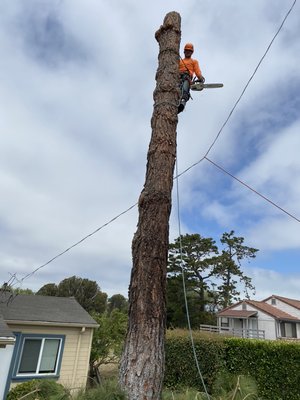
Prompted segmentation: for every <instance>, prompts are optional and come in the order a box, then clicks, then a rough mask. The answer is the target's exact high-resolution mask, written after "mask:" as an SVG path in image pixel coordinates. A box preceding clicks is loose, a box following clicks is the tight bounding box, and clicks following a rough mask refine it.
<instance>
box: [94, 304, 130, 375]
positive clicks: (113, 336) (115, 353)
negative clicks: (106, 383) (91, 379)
mask: <svg viewBox="0 0 300 400" xmlns="http://www.w3.org/2000/svg"><path fill="white" fill-rule="evenodd" d="M93 318H94V319H95V321H96V322H97V323H98V324H99V327H98V328H97V329H95V331H94V336H93V342H92V350H91V356H90V370H91V373H92V375H93V371H95V370H98V368H99V366H100V365H102V364H107V363H111V362H117V361H118V360H119V358H120V355H121V351H122V347H123V343H124V340H125V334H126V329H127V319H128V318H127V314H125V313H123V312H122V311H119V310H117V309H114V310H112V312H111V313H107V312H106V313H103V314H93Z"/></svg>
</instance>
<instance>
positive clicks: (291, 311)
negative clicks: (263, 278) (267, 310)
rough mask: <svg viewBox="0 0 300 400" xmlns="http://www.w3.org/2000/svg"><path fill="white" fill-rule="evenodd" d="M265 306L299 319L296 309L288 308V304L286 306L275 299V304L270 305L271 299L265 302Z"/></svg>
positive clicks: (299, 313) (299, 314)
mask: <svg viewBox="0 0 300 400" xmlns="http://www.w3.org/2000/svg"><path fill="white" fill-rule="evenodd" d="M266 303H267V304H270V305H271V306H273V307H276V308H278V309H279V310H281V311H284V312H286V313H288V314H290V315H292V316H293V317H297V318H299V319H300V310H298V309H297V308H295V307H293V306H290V305H289V304H286V303H285V302H283V301H281V300H278V299H276V304H272V299H269V300H268V301H266Z"/></svg>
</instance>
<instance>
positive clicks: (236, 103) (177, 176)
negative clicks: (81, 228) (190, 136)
mask: <svg viewBox="0 0 300 400" xmlns="http://www.w3.org/2000/svg"><path fill="white" fill-rule="evenodd" d="M296 2H297V0H294V2H293V3H292V5H291V7H290V9H289V10H288V12H287V13H286V15H285V17H284V19H283V21H282V23H281V25H280V26H279V28H278V30H277V32H276V33H275V35H274V37H273V38H272V40H271V42H270V44H269V45H268V47H267V49H266V51H265V53H264V54H263V56H262V57H261V59H260V61H259V63H258V64H257V66H256V68H255V70H254V72H253V73H252V75H251V77H250V78H249V80H248V82H247V84H246V86H245V87H244V89H243V90H242V93H241V94H240V96H239V98H238V99H237V101H236V102H235V104H234V106H233V107H232V109H231V111H230V113H229V115H228V117H227V118H226V120H225V122H224V123H223V125H222V126H221V128H220V130H219V131H218V133H217V135H216V137H215V139H214V141H213V142H212V144H211V145H210V147H209V148H208V150H207V152H206V153H205V155H204V156H203V157H202V158H201V159H200V160H199V161H197V162H195V163H194V164H192V165H191V166H189V167H188V168H186V169H185V170H184V171H182V172H181V173H178V172H176V176H175V177H174V179H177V180H178V178H179V177H180V176H182V175H184V174H185V173H186V172H188V171H189V170H190V169H192V168H194V167H195V166H197V165H198V164H200V163H201V162H202V161H203V160H204V159H205V158H206V157H207V155H208V154H209V152H210V151H211V149H212V148H213V146H214V145H215V143H216V142H217V140H218V138H219V136H220V135H221V133H222V131H223V129H224V128H225V126H226V125H227V123H228V121H229V119H230V117H231V116H232V114H233V112H234V110H235V109H236V107H237V105H238V103H239V102H240V100H241V99H242V97H243V95H244V93H245V91H246V89H247V87H248V86H249V84H250V82H251V81H252V79H253V78H254V76H255V74H256V72H257V70H258V68H259V67H260V65H261V63H262V61H263V60H264V58H265V57H266V55H267V53H268V51H269V50H270V48H271V46H272V44H273V42H274V40H275V39H276V37H277V35H278V34H279V32H280V31H281V29H282V27H283V25H284V23H285V21H286V19H287V18H288V16H289V14H290V13H291V11H292V10H293V8H294V6H295V4H296ZM262 197H263V196H262ZM266 200H267V199H266ZM267 201H269V200H267ZM269 202H270V203H271V204H272V202H271V201H269ZM136 205H137V203H135V204H134V205H132V206H130V207H129V208H128V209H127V210H125V211H123V212H121V213H120V214H118V215H117V216H116V217H114V218H112V219H111V220H110V221H108V222H107V223H105V224H104V225H102V226H100V227H99V228H97V229H96V230H95V231H93V232H92V233H90V234H88V235H86V236H85V237H84V238H82V239H81V240H79V241H78V242H76V243H74V244H73V245H72V246H70V247H68V248H67V249H66V250H64V251H62V252H61V253H59V254H57V255H56V256H55V257H53V258H51V259H50V260H49V261H47V262H46V263H44V264H42V265H41V266H39V267H38V268H36V269H35V270H33V271H32V272H30V273H29V274H27V275H25V276H24V277H23V278H22V279H21V280H20V281H21V282H23V281H24V280H25V279H27V278H29V277H30V276H32V275H34V274H35V273H36V272H37V271H39V270H40V269H42V268H44V267H45V266H46V265H48V264H50V263H51V262H52V261H54V260H56V259H57V258H59V257H61V256H62V255H63V254H65V253H67V252H68V251H69V250H71V249H73V248H74V247H76V246H78V245H79V244H80V243H82V242H83V241H85V240H86V239H88V238H89V237H91V236H93V235H94V234H95V233H97V232H99V231H100V230H101V229H102V228H104V227H105V226H107V225H109V224H110V223H112V222H113V221H115V220H116V219H118V218H119V217H120V216H122V215H124V214H126V213H127V212H129V211H130V210H131V209H132V208H134V207H135V206H136ZM274 205H275V203H274ZM275 207H277V208H279V209H281V208H280V207H278V206H277V205H275ZM281 210H282V211H283V212H285V213H286V214H287V215H289V216H291V217H292V218H294V219H296V220H297V218H295V217H294V216H292V215H291V214H290V213H288V212H287V211H285V210H283V209H281ZM299 222H300V221H299ZM11 286H13V285H11Z"/></svg>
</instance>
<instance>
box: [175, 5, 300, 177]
mask: <svg viewBox="0 0 300 400" xmlns="http://www.w3.org/2000/svg"><path fill="white" fill-rule="evenodd" d="M296 2H297V0H294V2H293V4H292V5H291V7H290V8H289V10H288V12H287V13H286V15H285V17H284V18H283V20H282V22H281V24H280V26H279V28H278V29H277V31H276V33H275V35H274V36H273V38H272V40H271V42H270V43H269V45H268V47H267V49H266V51H265V52H264V54H263V56H262V57H261V59H260V60H259V62H258V64H257V66H256V67H255V69H254V71H253V73H252V75H251V76H250V78H249V79H248V82H247V83H246V85H245V87H244V89H243V90H242V92H241V94H240V96H239V97H238V99H237V100H236V102H235V103H234V105H233V107H232V109H231V111H230V112H229V114H228V117H227V118H226V120H225V122H224V123H223V125H222V126H221V128H220V129H219V131H218V133H217V135H216V137H215V139H214V140H213V142H212V144H211V145H210V146H209V148H208V150H207V152H206V153H205V155H204V156H203V157H202V158H201V159H200V160H199V161H197V162H195V163H194V164H192V165H191V166H189V167H188V168H187V169H185V170H184V171H182V172H181V173H180V174H178V175H177V176H176V177H175V179H176V178H179V177H180V176H181V175H183V174H185V173H186V172H187V171H189V170H190V169H192V168H194V167H195V166H196V165H198V164H200V163H201V162H202V161H203V160H204V158H205V157H206V156H208V154H209V153H210V151H211V149H212V148H213V147H214V145H215V144H216V142H217V140H218V139H219V137H220V135H221V133H222V131H223V129H224V128H225V126H226V125H227V123H228V121H229V119H230V118H231V116H232V114H233V112H234V110H235V109H236V107H237V105H238V104H239V102H240V101H241V99H242V97H243V96H244V94H245V92H246V90H247V88H248V86H249V85H250V82H251V81H252V79H253V78H254V76H255V75H256V73H257V71H258V69H259V67H260V66H261V64H262V62H263V60H264V59H265V57H266V55H267V54H268V52H269V50H270V48H271V46H272V44H273V43H274V40H275V39H276V37H277V36H278V34H279V32H280V31H281V29H282V27H283V25H284V23H285V21H286V20H287V18H288V16H289V15H290V13H291V12H292V10H293V8H294V6H295V4H296Z"/></svg>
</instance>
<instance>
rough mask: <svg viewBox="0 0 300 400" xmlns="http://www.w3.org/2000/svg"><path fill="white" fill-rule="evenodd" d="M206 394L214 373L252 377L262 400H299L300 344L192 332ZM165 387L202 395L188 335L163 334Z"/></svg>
mask: <svg viewBox="0 0 300 400" xmlns="http://www.w3.org/2000/svg"><path fill="white" fill-rule="evenodd" d="M193 335H194V344H195V351H196V354H197V359H198V361H199V364H200V369H201V372H202V375H203V377H204V381H205V384H206V386H207V389H208V391H209V392H212V388H213V382H214V381H215V380H216V377H217V374H218V373H224V372H226V371H227V372H229V373H231V374H233V375H234V376H238V375H245V376H249V375H250V376H252V377H253V378H254V379H255V381H256V383H257V386H258V393H259V396H260V397H261V398H262V399H264V400H300V389H299V387H300V386H299V385H300V368H299V365H300V343H295V342H282V341H271V340H254V339H239V338H229V337H223V336H220V335H216V334H215V335H213V334H210V335H207V334H206V335H205V334H204V333H202V332H199V331H196V332H195V331H194V332H193ZM165 386H166V387H169V388H172V389H178V388H182V387H185V388H187V387H190V388H195V389H197V390H200V391H203V387H202V384H201V379H200V377H199V373H198V371H197V368H196V365H195V360H194V357H193V351H192V345H191V341H190V338H189V333H188V331H183V330H181V331H180V330H174V331H169V332H167V338H166V372H165Z"/></svg>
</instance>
